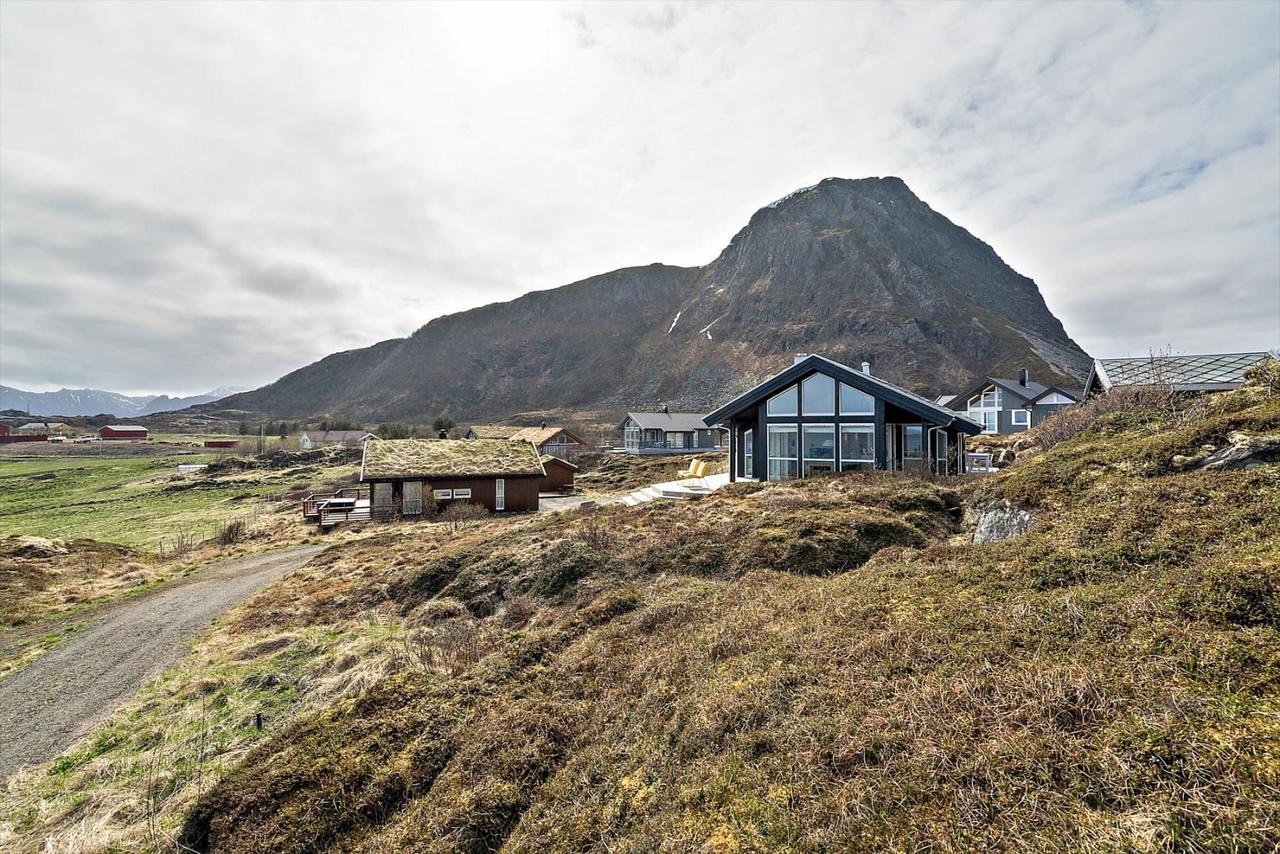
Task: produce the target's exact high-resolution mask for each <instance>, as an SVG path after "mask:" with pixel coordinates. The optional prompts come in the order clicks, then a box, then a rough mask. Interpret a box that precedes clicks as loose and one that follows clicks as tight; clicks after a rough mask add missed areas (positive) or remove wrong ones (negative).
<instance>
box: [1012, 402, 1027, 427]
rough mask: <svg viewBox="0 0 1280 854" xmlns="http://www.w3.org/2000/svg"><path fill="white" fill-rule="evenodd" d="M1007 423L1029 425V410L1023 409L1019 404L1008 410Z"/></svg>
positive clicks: (1017, 425)
mask: <svg viewBox="0 0 1280 854" xmlns="http://www.w3.org/2000/svg"><path fill="white" fill-rule="evenodd" d="M1009 423H1010V424H1012V425H1013V426H1014V427H1030V426H1031V410H1029V409H1023V408H1022V407H1021V406H1019V407H1018V408H1017V409H1011V410H1009Z"/></svg>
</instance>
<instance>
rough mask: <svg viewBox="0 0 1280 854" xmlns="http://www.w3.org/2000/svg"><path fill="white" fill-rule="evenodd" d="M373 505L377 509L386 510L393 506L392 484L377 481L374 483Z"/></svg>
mask: <svg viewBox="0 0 1280 854" xmlns="http://www.w3.org/2000/svg"><path fill="white" fill-rule="evenodd" d="M373 507H374V509H375V510H386V509H388V508H390V507H391V484H390V483H386V482H383V483H375V484H374V485H373Z"/></svg>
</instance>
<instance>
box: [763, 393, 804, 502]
mask: <svg viewBox="0 0 1280 854" xmlns="http://www.w3.org/2000/svg"><path fill="white" fill-rule="evenodd" d="M792 390H793V391H794V389H792ZM798 433H799V431H798V430H797V429H796V426H795V425H794V424H787V425H770V426H769V435H768V438H769V442H768V451H769V480H792V479H794V478H795V477H796V476H797V475H798V474H799V473H800V460H799V450H800V447H799V446H800V443H799V437H798Z"/></svg>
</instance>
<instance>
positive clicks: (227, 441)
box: [204, 439, 240, 448]
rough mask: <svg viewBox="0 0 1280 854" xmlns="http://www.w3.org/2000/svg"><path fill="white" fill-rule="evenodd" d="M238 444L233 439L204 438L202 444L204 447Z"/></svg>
mask: <svg viewBox="0 0 1280 854" xmlns="http://www.w3.org/2000/svg"><path fill="white" fill-rule="evenodd" d="M238 444H240V443H239V442H238V441H237V440H235V439H205V440H204V446H205V447H206V448H234V447H235V446H236V445H238Z"/></svg>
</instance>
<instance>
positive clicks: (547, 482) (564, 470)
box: [539, 454, 578, 492]
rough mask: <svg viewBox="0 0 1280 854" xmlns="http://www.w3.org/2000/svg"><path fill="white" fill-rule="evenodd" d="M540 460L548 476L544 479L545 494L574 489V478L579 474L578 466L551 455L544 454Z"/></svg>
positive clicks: (543, 488)
mask: <svg viewBox="0 0 1280 854" xmlns="http://www.w3.org/2000/svg"><path fill="white" fill-rule="evenodd" d="M539 459H540V460H541V461H542V468H543V469H544V470H545V471H546V472H547V476H546V477H544V478H543V479H542V491H543V492H568V491H570V490H572V489H573V477H574V475H575V474H577V472H578V467H577V466H575V465H574V464H573V463H571V462H569V461H568V460H562V459H561V458H560V457H555V456H552V455H551V454H543V455H542V456H540V457H539Z"/></svg>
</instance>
